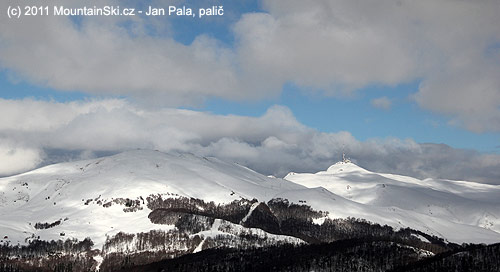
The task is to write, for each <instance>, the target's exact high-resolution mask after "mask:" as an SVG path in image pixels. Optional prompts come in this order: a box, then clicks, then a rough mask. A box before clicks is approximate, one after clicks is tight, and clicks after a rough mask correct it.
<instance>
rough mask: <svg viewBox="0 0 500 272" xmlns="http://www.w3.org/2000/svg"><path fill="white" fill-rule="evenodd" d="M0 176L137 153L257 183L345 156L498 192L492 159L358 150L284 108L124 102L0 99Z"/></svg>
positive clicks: (386, 147)
mask: <svg viewBox="0 0 500 272" xmlns="http://www.w3.org/2000/svg"><path fill="white" fill-rule="evenodd" d="M1 116H8V117H9V118H4V119H2V120H0V143H1V144H0V160H1V161H2V164H1V165H0V175H9V174H14V173H19V172H23V171H26V170H29V169H33V168H35V167H37V166H40V165H46V164H48V163H55V162H60V161H68V160H76V159H86V158H93V157H98V156H103V155H108V154H114V153H117V152H121V151H124V150H130V149H136V148H144V149H158V150H161V151H167V152H168V151H180V152H191V153H194V154H198V155H201V156H215V157H218V158H221V159H224V160H227V161H233V162H238V163H240V164H242V165H245V166H248V167H250V168H252V169H254V170H256V171H258V172H261V173H263V174H273V175H275V176H280V177H282V176H284V175H286V174H287V173H288V172H290V171H294V172H316V171H321V170H325V169H327V168H328V166H330V165H331V164H333V163H335V162H337V161H339V160H340V158H341V154H342V151H346V152H347V153H348V155H349V156H350V157H351V159H352V160H353V161H354V162H356V163H358V164H359V165H360V166H362V167H365V168H367V169H369V170H373V171H381V172H388V173H397V174H403V175H410V176H414V177H419V178H428V177H435V178H448V179H460V180H471V181H478V182H486V183H493V184H500V180H499V178H500V170H499V169H500V155H494V154H481V153H478V152H475V151H471V150H463V149H455V148H451V147H449V146H446V145H437V144H419V143H416V142H414V141H413V140H411V139H407V140H400V139H390V138H389V139H381V140H368V141H359V140H357V139H355V138H354V137H353V136H352V135H351V134H350V133H348V132H338V133H323V132H319V131H317V130H315V129H312V128H309V127H307V126H305V125H303V124H301V123H300V122H298V121H297V120H296V119H295V117H294V116H293V113H292V112H291V111H290V110H289V109H288V108H286V107H282V106H273V107H271V108H269V109H268V111H267V112H266V113H265V114H264V115H262V116H260V117H246V116H236V115H215V114H211V113H206V112H197V111H191V110H180V109H169V108H162V109H148V108H144V107H142V106H137V105H135V104H131V103H130V102H127V101H125V100H116V99H112V100H99V101H87V102H68V103H58V102H46V101H34V100H29V99H24V100H4V99H0V117H1Z"/></svg>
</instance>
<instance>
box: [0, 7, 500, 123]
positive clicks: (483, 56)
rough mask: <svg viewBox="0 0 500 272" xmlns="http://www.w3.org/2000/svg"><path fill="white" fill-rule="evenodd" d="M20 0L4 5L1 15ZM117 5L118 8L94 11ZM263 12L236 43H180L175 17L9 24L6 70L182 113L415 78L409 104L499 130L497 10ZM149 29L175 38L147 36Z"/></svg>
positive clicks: (245, 24)
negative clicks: (222, 102) (218, 103)
mask: <svg viewBox="0 0 500 272" xmlns="http://www.w3.org/2000/svg"><path fill="white" fill-rule="evenodd" d="M13 2H16V1H13V0H8V1H2V3H1V4H0V8H1V9H2V10H5V9H6V7H7V6H8V5H10V4H12V3H13ZM32 2H33V4H35V3H42V4H46V2H45V1H39V2H37V1H32ZM202 2H203V1H202ZM51 3H52V2H51ZM113 3H117V4H118V3H119V2H118V1H111V0H109V1H97V2H96V5H99V4H113ZM53 4H65V5H67V6H78V5H79V4H80V5H81V3H79V2H78V1H69V0H68V1H63V0H58V1H53ZM261 4H262V8H263V10H264V12H255V13H246V14H243V15H242V16H241V17H240V18H239V20H236V23H234V24H233V25H231V26H224V27H227V28H231V29H232V35H233V37H234V38H235V42H234V44H232V42H230V44H227V42H224V41H220V40H217V39H215V38H213V36H211V35H210V33H204V34H201V35H198V36H197V37H195V38H194V39H193V42H192V43H190V44H182V43H180V42H179V41H176V40H174V39H173V35H170V34H169V33H171V32H172V31H174V30H172V29H170V28H169V26H168V25H169V21H168V20H165V21H164V22H163V23H159V22H158V21H157V20H155V19H151V18H146V17H140V16H135V17H133V18H123V17H113V16H111V17H112V18H111V17H109V18H90V17H89V18H87V17H85V18H80V19H81V20H80V21H79V22H78V23H75V22H74V21H72V20H71V19H70V18H68V17H62V16H59V17H55V16H45V17H31V18H29V17H24V18H22V20H9V19H8V18H7V17H5V16H2V17H0V39H1V40H2V43H0V65H1V67H2V68H4V69H8V71H10V72H11V74H12V75H13V76H14V77H16V78H18V79H20V80H27V81H29V82H32V83H34V84H38V85H42V86H48V87H50V88H55V89H57V90H62V91H66V90H79V91H83V92H86V93H90V94H96V95H117V96H126V97H129V98H133V99H136V100H144V101H146V102H147V103H150V104H159V105H175V106H178V105H193V104H199V103H201V102H203V101H204V100H205V99H206V98H209V97H218V98H222V99H228V100H255V99H262V98H269V97H276V96H277V95H279V93H280V92H281V90H282V88H283V86H284V84H287V83H291V84H294V85H296V86H299V87H301V88H302V89H303V90H304V91H306V90H312V91H315V92H317V91H319V92H320V93H323V94H324V95H339V94H343V95H346V94H347V95H348V94H351V93H352V92H353V91H356V90H358V89H360V88H364V87H367V86H371V85H377V86H380V85H382V86H395V85H398V84H402V83H408V82H415V81H419V82H420V83H421V84H420V87H419V89H418V90H416V94H415V95H414V96H413V98H414V99H415V101H416V102H417V103H418V105H419V106H420V107H422V108H424V109H427V110H430V111H433V112H437V113H440V114H444V115H446V116H448V117H450V118H451V120H452V123H453V124H456V125H458V126H462V127H464V128H466V129H469V130H472V131H476V132H482V131H500V76H499V75H500V46H499V44H500V28H498V27H497V25H498V14H499V13H500V5H499V4H498V1H496V0H485V1H474V0H466V1H432V0H423V1H401V0H384V1H377V2H364V1H361V2H360V1H350V0H313V1H300V0H273V1H271V0H263V1H262V2H261ZM200 23H203V22H200ZM151 28H153V29H163V28H165V29H169V30H168V31H165V32H166V34H165V35H151V33H150V32H151V31H150V29H151ZM153 32H155V31H153ZM155 33H156V32H155ZM20 52H22V54H21V53H20Z"/></svg>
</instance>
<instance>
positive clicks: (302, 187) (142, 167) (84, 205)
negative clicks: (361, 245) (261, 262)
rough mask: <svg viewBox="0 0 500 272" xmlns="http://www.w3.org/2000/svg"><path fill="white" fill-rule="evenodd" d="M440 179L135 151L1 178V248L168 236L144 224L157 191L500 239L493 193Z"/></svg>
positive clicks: (460, 237)
mask: <svg viewBox="0 0 500 272" xmlns="http://www.w3.org/2000/svg"><path fill="white" fill-rule="evenodd" d="M292 181H293V182H292ZM440 182H441V181H439V182H438V181H432V180H423V181H422V180H416V179H412V178H409V177H402V176H394V175H382V174H375V173H371V172H368V171H366V170H364V169H361V168H359V167H357V166H355V165H354V164H337V165H334V166H332V167H330V168H329V169H328V171H326V172H320V173H317V174H289V175H288V176H287V177H286V179H279V178H272V177H266V176H263V175H261V174H259V173H256V172H254V171H252V170H250V169H248V168H246V167H243V166H240V165H237V164H233V163H227V162H223V161H220V160H218V159H215V158H202V157H196V156H194V155H191V154H165V153H162V152H157V151H148V150H136V151H129V152H125V153H121V154H118V155H114V156H110V157H105V158H100V159H94V160H87V161H80V162H71V163H62V164H56V165H52V166H47V167H43V168H40V169H38V170H35V171H31V172H28V173H25V174H21V175H16V176H12V177H7V178H2V179H0V243H1V242H2V241H1V240H3V241H5V240H8V241H9V242H10V243H11V244H17V243H21V244H23V243H26V241H27V240H26V239H27V238H30V237H38V236H40V238H41V239H44V240H52V239H56V240H57V239H61V238H63V239H66V238H78V239H80V240H81V239H84V238H85V237H90V238H91V239H92V240H93V241H94V243H95V247H96V248H101V247H102V245H103V244H104V241H105V239H106V236H113V235H115V234H116V233H118V232H125V233H139V232H147V231H150V230H157V229H160V230H169V229H172V228H174V226H172V225H158V224H153V223H151V221H150V220H149V218H148V215H149V214H150V212H151V210H149V209H148V207H146V205H145V204H144V200H145V199H146V198H147V197H148V196H149V195H158V194H162V195H163V197H164V198H165V197H171V198H176V197H180V196H184V197H193V198H198V199H202V200H204V201H206V202H208V201H214V202H215V203H229V202H231V201H233V200H239V199H241V198H245V199H249V200H251V199H253V198H256V199H258V200H259V201H264V202H265V201H268V200H270V199H273V198H279V197H281V198H285V199H288V200H290V201H291V202H295V203H305V204H307V205H310V206H311V207H312V208H313V209H315V210H322V211H328V212H329V217H331V218H337V217H343V218H345V217H357V218H364V219H367V220H369V221H372V222H376V223H380V224H388V225H390V226H393V227H396V228H399V227H411V228H414V229H418V230H421V231H423V232H426V233H429V234H434V235H438V236H441V237H444V238H446V239H448V240H450V241H453V242H459V243H461V242H480V243H482V242H485V243H493V242H500V233H498V231H499V229H498V226H499V222H498V218H499V214H498V212H497V210H498V208H499V200H498V198H495V196H499V194H498V193H499V188H498V187H495V186H492V185H481V184H475V183H468V182H455V181H442V183H440ZM483 195H484V199H483ZM127 198H128V199H130V200H134V201H137V202H140V203H141V206H140V209H137V210H136V211H134V212H124V205H111V206H109V207H104V205H103V203H109V202H110V201H113V200H114V201H119V200H123V199H127ZM55 222H59V223H58V224H55V225H54V226H53V227H50V228H47V229H40V228H35V224H36V223H47V224H51V223H55ZM317 222H318V223H320V222H321V220H318V221H317ZM61 235H64V236H61ZM4 236H7V237H8V238H7V239H2V238H3V237H4ZM278 238H279V237H278ZM278 238H276V239H278ZM279 239H285V238H283V237H282V238H279Z"/></svg>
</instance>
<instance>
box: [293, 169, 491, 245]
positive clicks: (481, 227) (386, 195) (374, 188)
mask: <svg viewBox="0 0 500 272" xmlns="http://www.w3.org/2000/svg"><path fill="white" fill-rule="evenodd" d="M284 179H286V180H289V181H292V182H294V183H297V184H301V185H304V186H306V187H308V188H311V189H313V188H324V189H326V190H328V192H331V193H333V194H335V195H337V196H339V198H340V199H342V201H344V202H347V203H346V204H343V206H344V207H350V208H347V209H346V208H344V209H335V208H333V206H332V208H331V214H330V216H332V215H333V214H335V215H334V216H337V217H346V216H356V217H358V216H359V217H362V218H366V219H368V220H371V221H374V222H380V223H385V224H388V225H391V226H393V227H397V226H398V225H399V226H409V227H411V228H415V229H418V230H421V231H423V232H426V233H432V234H434V235H437V236H440V237H445V238H446V239H448V240H449V241H453V242H456V243H463V242H466V243H494V242H499V240H498V238H499V236H498V234H499V233H500V186H498V185H488V184H480V183H475V182H468V181H453V180H441V179H424V180H419V179H416V178H412V177H407V176H400V175H393V174H380V173H374V172H370V171H368V170H366V169H363V168H361V167H359V166H357V165H355V164H354V163H351V162H338V163H336V164H334V165H332V166H330V167H329V168H328V169H327V170H326V171H321V172H318V173H315V174H307V173H305V174H297V173H289V174H288V175H287V176H286V177H285V178H284ZM329 211H330V210H329ZM366 211H368V213H365V212H366ZM395 220H397V223H396V222H395Z"/></svg>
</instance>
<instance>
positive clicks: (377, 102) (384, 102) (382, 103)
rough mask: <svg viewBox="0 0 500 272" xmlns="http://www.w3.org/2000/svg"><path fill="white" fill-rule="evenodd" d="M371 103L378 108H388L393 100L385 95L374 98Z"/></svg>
mask: <svg viewBox="0 0 500 272" xmlns="http://www.w3.org/2000/svg"><path fill="white" fill-rule="evenodd" d="M370 103H371V104H372V106H373V107H375V108H377V109H382V110H388V109H390V108H391V104H392V101H391V100H390V99H389V98H387V97H385V96H384V97H379V98H375V99H372V100H371V101H370Z"/></svg>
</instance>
